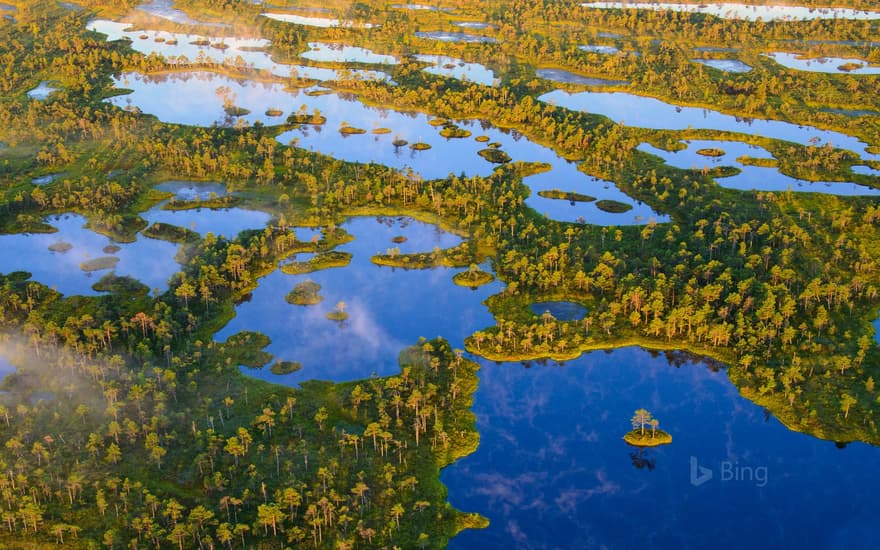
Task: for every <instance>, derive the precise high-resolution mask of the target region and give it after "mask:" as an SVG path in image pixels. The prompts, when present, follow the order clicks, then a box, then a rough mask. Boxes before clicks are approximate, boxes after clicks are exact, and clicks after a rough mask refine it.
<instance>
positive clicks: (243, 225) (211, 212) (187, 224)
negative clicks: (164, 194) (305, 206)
mask: <svg viewBox="0 0 880 550" xmlns="http://www.w3.org/2000/svg"><path fill="white" fill-rule="evenodd" d="M141 217H142V218H144V219H145V220H147V222H148V223H150V224H153V223H156V222H161V223H167V224H169V225H175V226H177V227H183V228H186V229H189V230H191V231H195V232H196V233H198V234H199V235H201V236H202V237H204V236H205V235H207V234H208V233H213V234H214V236H217V237H219V236H220V235H222V236H224V237H226V238H228V239H234V238H235V237H236V236H237V235H238V234H239V233H241V232H242V231H244V230H245V229H262V228H264V227H266V224H267V223H269V220H270V219H272V216H270V215H269V214H267V213H266V212H260V211H259V210H246V209H244V208H216V209H214V208H195V209H188V210H163V209H162V207H161V206H156V207H154V208H153V209H151V210H150V211H148V212H144V213H142V214H141Z"/></svg>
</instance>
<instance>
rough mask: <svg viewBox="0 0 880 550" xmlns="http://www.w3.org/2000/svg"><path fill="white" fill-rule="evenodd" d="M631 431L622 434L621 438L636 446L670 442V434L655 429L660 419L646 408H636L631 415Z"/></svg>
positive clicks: (654, 445) (651, 445)
mask: <svg viewBox="0 0 880 550" xmlns="http://www.w3.org/2000/svg"><path fill="white" fill-rule="evenodd" d="M631 422H632V427H633V429H632V431H631V432H628V433H627V434H626V435H625V436H623V440H624V441H626V442H627V443H629V444H630V445H633V446H636V447H657V446H658V445H667V444H669V443H672V436H671V435H670V434H669V433H667V432H664V431H663V430H659V429H657V427H658V426H659V425H660V421H659V420H657V419H656V418H654V417H653V415H651V413H650V412H648V411H647V410H646V409H638V410H637V411H636V412H635V414H634V415H633V417H632V419H631Z"/></svg>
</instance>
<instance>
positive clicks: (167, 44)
mask: <svg viewBox="0 0 880 550" xmlns="http://www.w3.org/2000/svg"><path fill="white" fill-rule="evenodd" d="M129 27H130V25H129V24H128V23H119V22H116V21H108V20H105V19H98V20H95V21H92V22H90V23H89V24H88V26H87V28H88V29H89V30H92V31H96V32H99V33H102V34H106V35H107V40H110V41H112V40H119V39H123V38H127V39H129V40H131V47H132V49H134V50H135V51H138V52H141V53H143V54H144V55H150V54H158V55H162V56H163V57H165V59H166V60H167V61H168V62H169V63H171V64H176V65H180V66H185V65H189V64H190V63H196V62H214V63H220V64H226V65H230V66H232V67H237V68H246V69H259V70H263V71H268V72H269V73H271V74H272V75H274V76H278V77H282V78H289V77H291V76H298V77H300V78H309V79H315V80H320V81H322V82H323V81H327V80H336V79H338V78H340V77H343V76H345V77H353V78H364V79H382V80H384V79H387V78H388V75H387V74H385V73H382V72H379V71H364V70H348V69H346V70H337V69H330V68H326V67H311V66H306V65H288V64H284V63H276V62H275V61H273V60H272V57H271V56H270V55H269V53H268V52H267V51H266V50H265V49H266V48H268V47H269V45H270V43H269V41H268V40H265V39H263V38H235V37H223V36H203V35H198V34H184V33H172V32H166V31H132V30H126V29H128V28H129ZM144 37H145V38H144Z"/></svg>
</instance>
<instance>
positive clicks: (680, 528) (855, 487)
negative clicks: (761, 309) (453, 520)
mask: <svg viewBox="0 0 880 550" xmlns="http://www.w3.org/2000/svg"><path fill="white" fill-rule="evenodd" d="M667 357H672V361H669V360H667ZM479 376H480V384H479V388H478V389H477V393H476V395H475V398H474V407H473V408H474V412H475V414H476V416H477V429H478V431H479V433H480V446H479V448H478V449H477V451H476V453H474V454H472V455H470V456H467V457H465V458H463V459H461V460H460V461H459V462H456V463H455V464H453V465H451V466H449V467H448V468H446V469H444V470H443V472H442V474H441V479H442V481H443V482H444V483H445V484H446V485H447V487H448V488H449V500H450V502H451V503H452V505H453V506H455V507H456V508H458V509H460V510H465V511H468V512H479V513H480V514H483V515H485V516H487V517H488V518H489V520H490V525H489V527H488V528H487V529H482V530H479V529H478V530H468V531H465V532H463V533H461V534H460V535H458V536H457V537H456V538H454V539H452V541H451V543H450V548H461V549H467V548H715V549H728V548H730V549H734V548H774V547H778V548H878V547H880V533H878V531H877V530H876V518H875V514H874V510H876V509H877V508H878V506H880V470H878V469H877V468H876V467H875V465H876V464H877V461H878V459H880V450H878V449H877V448H873V447H869V446H867V445H864V444H851V445H848V446H847V447H846V448H844V449H838V448H836V447H835V445H834V443H832V442H829V441H821V440H818V439H815V438H813V437H810V436H806V435H803V434H798V433H795V432H791V431H789V430H788V429H787V428H785V427H784V426H783V425H782V424H780V423H779V422H778V421H777V420H776V419H775V418H773V417H770V416H769V415H767V414H765V411H764V410H763V409H762V408H761V407H758V406H756V405H754V404H753V403H752V402H750V401H748V400H747V399H745V398H743V397H742V396H740V395H739V392H738V390H737V388H736V387H734V386H733V384H731V382H730V381H729V380H728V378H727V375H726V374H725V372H724V370H712V369H710V368H708V367H707V366H705V365H702V364H695V363H692V362H690V361H688V360H686V359H685V358H684V357H681V356H678V357H675V356H674V355H673V356H667V355H666V354H652V353H649V352H648V351H645V350H642V349H639V348H625V349H619V350H615V351H613V352H594V353H591V354H589V355H586V356H583V357H581V358H580V359H578V360H576V361H571V362H569V363H567V364H565V365H563V366H559V365H556V364H546V365H542V364H534V365H531V368H524V367H523V366H522V365H521V364H511V363H507V364H490V363H488V362H483V367H482V369H481V370H480V372H479ZM638 408H646V409H648V410H649V411H650V412H651V413H653V414H654V417H655V418H658V419H659V420H660V428H661V429H664V430H666V431H668V432H669V433H671V434H672V437H673V442H672V444H671V445H666V446H663V447H656V448H654V449H648V450H643V451H641V452H640V451H639V450H638V449H637V448H635V447H630V446H629V445H627V444H626V443H625V442H624V441H623V440H622V436H623V435H624V434H625V433H626V432H627V431H629V430H630V429H631V426H630V418H631V417H632V415H633V411H635V410H636V409H638ZM692 461H694V466H695V472H694V474H695V475H694V477H693V478H691V471H692V470H691V468H692V466H691V464H692ZM700 468H706V469H708V470H709V471H711V473H712V476H711V478H709V477H708V474H706V473H705V471H704V470H701V469H700ZM646 503H648V504H646Z"/></svg>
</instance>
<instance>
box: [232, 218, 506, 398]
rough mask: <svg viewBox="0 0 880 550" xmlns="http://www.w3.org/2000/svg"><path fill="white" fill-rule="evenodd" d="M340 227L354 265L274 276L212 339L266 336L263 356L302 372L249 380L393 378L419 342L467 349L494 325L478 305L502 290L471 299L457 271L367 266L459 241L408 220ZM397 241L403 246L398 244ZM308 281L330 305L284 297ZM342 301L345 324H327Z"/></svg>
mask: <svg viewBox="0 0 880 550" xmlns="http://www.w3.org/2000/svg"><path fill="white" fill-rule="evenodd" d="M342 227H343V228H345V229H346V231H348V232H349V233H351V234H352V235H353V236H354V237H355V240H354V241H352V242H350V243H348V244H345V245H343V246H341V247H339V248H338V250H341V251H346V252H349V253H351V254H352V256H353V257H352V260H351V264H350V265H348V266H347V267H341V268H332V269H327V270H323V271H317V272H314V273H310V274H306V275H287V274H285V273H283V272H282V271H281V270H276V271H275V272H274V273H272V274H270V275H268V276H266V277H263V278H261V279H260V281H259V284H258V286H257V288H256V289H255V290H254V291H253V294H252V295H251V297H250V299H249V300H247V301H245V302H243V303H241V304H240V305H238V306H237V308H236V316H235V318H233V319H232V320H231V321H230V322H229V324H228V325H226V327H224V328H223V330H221V331H220V332H219V333H218V334H217V335H216V336H215V338H216V339H217V340H218V341H224V340H226V339H227V338H228V337H229V336H231V335H233V334H235V333H237V332H239V331H243V330H253V331H259V332H262V333H264V334H266V335H267V336H269V337H270V338H271V339H272V344H271V345H270V346H269V347H268V348H267V351H269V352H270V353H272V354H273V355H275V357H276V358H279V359H283V360H289V361H298V362H300V363H301V364H302V366H303V367H302V369H301V370H299V371H297V372H295V373H291V374H287V375H273V374H272V373H271V372H270V370H269V368H268V367H266V368H264V369H261V370H250V369H245V372H246V373H247V374H249V375H252V376H256V377H259V378H263V379H267V380H272V381H274V382H277V383H282V384H286V385H295V384H299V383H300V382H302V381H304V380H311V379H320V380H333V381H344V380H356V379H361V378H366V377H369V376H370V374H371V373H373V372H375V373H376V374H377V375H380V376H384V375H390V374H393V373H396V372H399V366H398V363H397V356H398V354H399V353H400V350H401V349H403V348H404V347H406V346H409V345H412V344H413V343H415V342H416V341H417V340H418V338H419V337H420V336H425V337H426V338H434V337H435V336H438V335H442V336H443V337H444V338H447V339H448V340H449V341H450V342H451V343H452V345H453V346H454V347H457V348H463V347H464V338H465V337H466V336H469V335H470V334H471V333H472V332H474V331H476V330H479V329H481V328H485V327H486V326H490V325H491V324H492V323H493V321H492V316H491V315H490V314H489V312H488V310H487V309H486V307H485V306H484V305H482V301H483V300H485V299H486V298H487V297H489V296H490V295H492V294H496V293H498V292H499V291H500V290H501V288H502V286H501V283H499V282H497V281H495V282H493V283H490V284H488V285H485V286H482V287H480V288H478V289H476V290H471V289H469V288H464V287H460V286H458V285H456V284H455V283H453V282H452V276H453V275H454V274H455V273H456V272H458V271H461V269H449V268H435V269H425V270H405V269H400V268H390V267H380V266H377V265H375V264H373V263H372V262H371V261H370V258H371V257H372V256H373V255H374V254H377V253H385V252H386V251H387V250H388V249H389V248H395V247H399V248H400V251H401V252H402V253H407V252H431V251H432V250H433V249H434V247H439V248H441V249H442V248H448V247H450V246H455V245H456V244H458V243H460V242H461V239H460V238H459V237H457V236H455V235H452V234H449V233H446V232H444V231H442V230H440V229H439V228H437V227H436V226H433V225H430V224H425V223H422V222H417V221H413V220H411V219H409V218H378V219H377V218H353V219H351V220H349V221H347V222H345V223H344V224H343V225H342ZM399 236H404V237H406V238H407V240H406V241H405V242H403V243H396V242H394V241H392V239H394V238H395V237H399ZM298 259H300V260H302V259H305V258H298ZM306 280H312V281H314V282H316V283H318V284H320V285H321V290H320V292H319V293H320V295H321V296H323V297H324V300H323V301H322V302H321V303H320V304H318V305H312V306H299V305H291V304H289V303H287V301H285V296H286V295H287V293H289V292H290V291H291V290H292V289H293V288H294V286H296V285H297V284H298V283H301V282H303V281H306ZM340 301H343V302H345V304H347V306H346V308H345V311H346V312H347V313H348V314H349V318H348V320H346V321H344V322H341V323H340V322H338V321H331V320H329V319H327V318H326V314H327V313H328V312H331V311H333V310H334V308H335V307H336V304H337V303H338V302H340Z"/></svg>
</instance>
